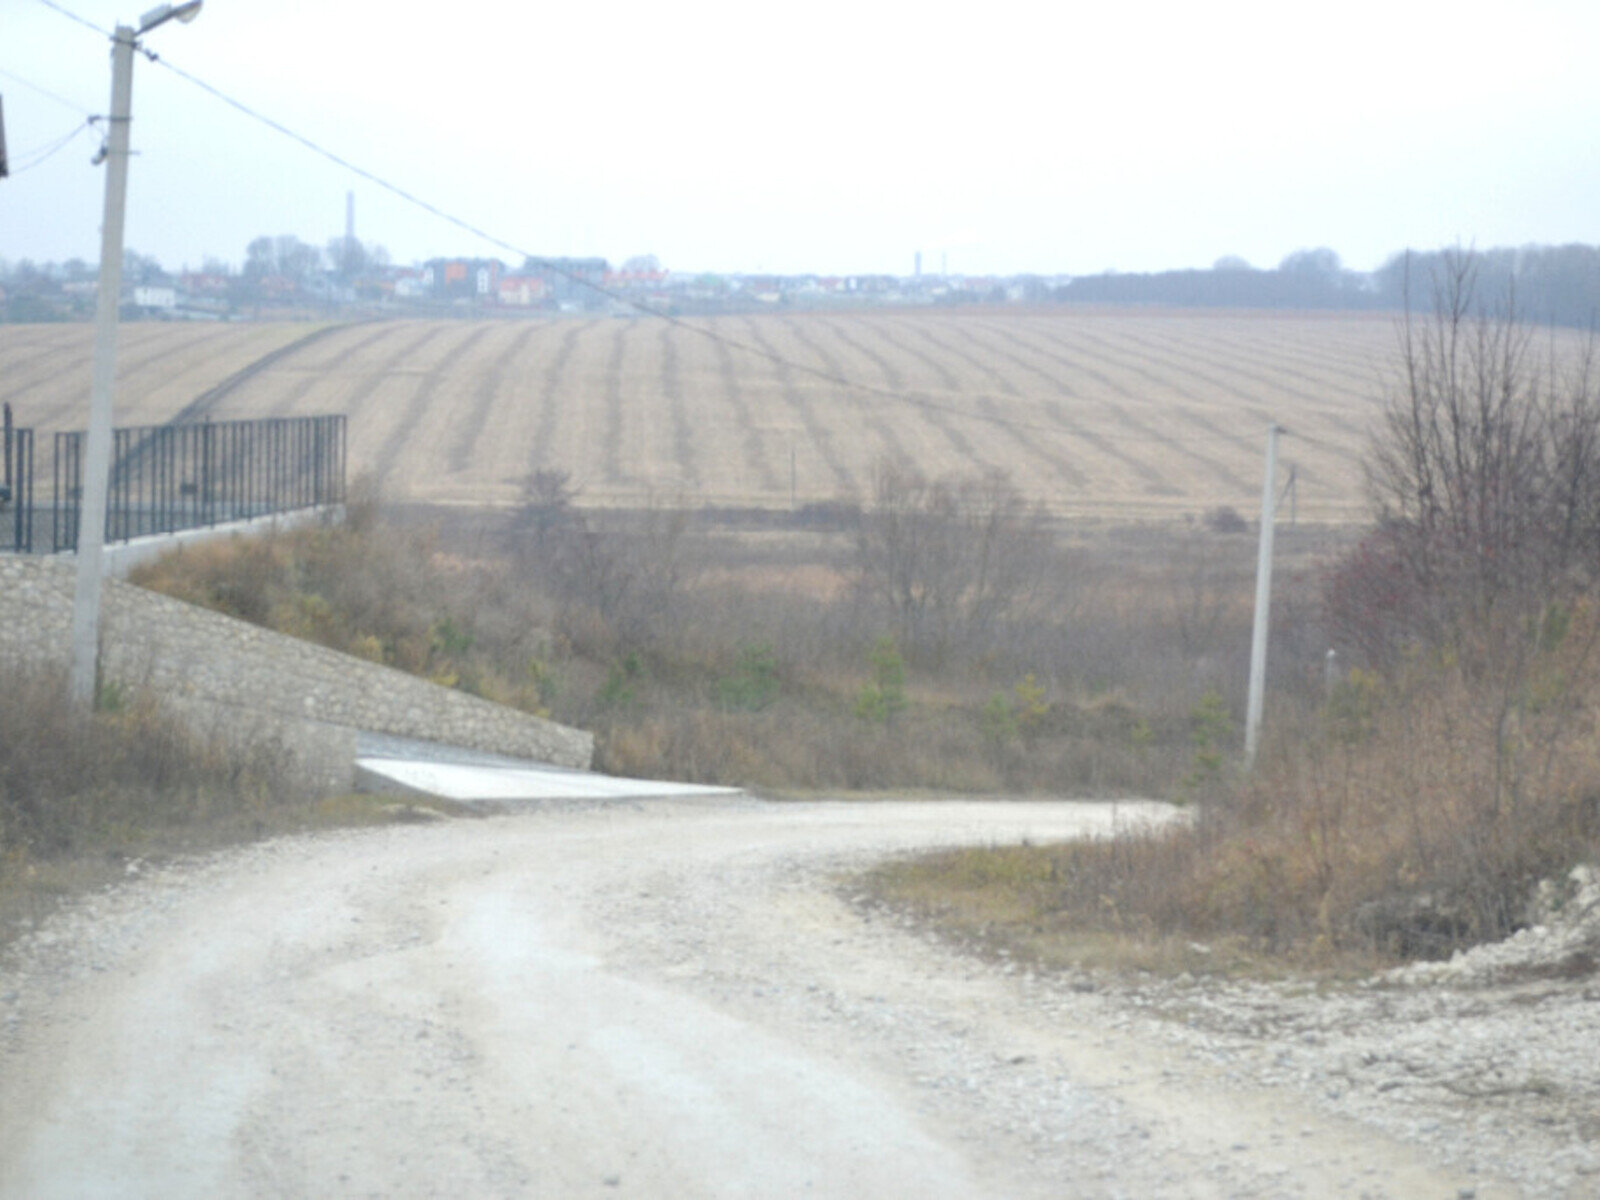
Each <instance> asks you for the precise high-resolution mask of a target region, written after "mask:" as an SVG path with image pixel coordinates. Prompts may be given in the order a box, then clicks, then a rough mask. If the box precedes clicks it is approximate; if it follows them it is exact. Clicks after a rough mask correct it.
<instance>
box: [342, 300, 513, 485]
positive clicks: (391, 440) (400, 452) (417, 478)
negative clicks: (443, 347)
mask: <svg viewBox="0 0 1600 1200" xmlns="http://www.w3.org/2000/svg"><path fill="white" fill-rule="evenodd" d="M456 332H458V333H459V330H458V331H456ZM490 332H491V330H490V327H488V326H485V327H482V328H479V329H472V330H471V331H470V332H468V333H467V334H466V336H465V337H461V336H457V337H456V339H455V341H454V344H453V345H451V346H450V348H449V349H448V351H447V352H446V353H445V354H444V355H443V356H442V357H441V358H440V359H439V360H438V361H437V362H436V363H434V364H433V366H432V367H431V368H429V369H428V370H427V371H426V372H424V373H423V374H422V375H421V376H420V378H419V379H418V381H417V385H416V388H415V390H413V392H412V393H411V397H410V399H409V400H408V401H407V403H406V405H405V408H404V411H403V412H401V414H400V415H399V419H398V420H396V421H394V423H393V424H392V425H391V427H390V429H389V432H388V434H387V435H386V436H385V438H384V440H383V443H382V445H381V446H380V447H379V448H378V451H377V453H376V454H375V455H374V456H373V457H372V460H371V463H370V467H369V469H370V470H371V472H372V475H373V478H375V479H376V480H377V481H378V484H379V486H381V487H388V486H389V485H390V482H391V480H390V476H391V475H395V473H396V470H397V468H398V467H400V465H401V463H402V462H405V463H406V464H407V465H408V466H409V467H410V468H411V470H410V471H409V472H408V473H407V475H406V476H405V477H403V478H396V479H395V480H394V482H395V483H397V484H400V485H402V486H407V485H409V486H411V487H419V486H420V487H431V486H433V485H436V483H437V480H438V478H439V475H440V473H441V472H440V471H439V469H438V468H439V463H438V457H437V446H436V444H434V443H431V442H428V441H426V440H423V439H417V438H415V435H416V433H417V432H418V430H419V429H420V428H421V427H422V426H423V425H424V424H425V423H427V421H428V417H429V412H430V410H431V409H434V407H435V406H436V405H441V406H450V404H451V401H452V400H453V399H454V398H455V397H457V396H459V394H460V392H461V391H462V390H463V388H462V378H463V376H464V375H465V372H464V371H462V370H461V369H460V368H461V366H462V364H463V363H464V362H466V360H467V359H468V356H469V355H470V354H471V351H472V348H473V347H474V346H476V345H477V344H478V343H479V342H481V341H483V339H484V338H486V337H487V336H488V335H489V333H490ZM448 419H449V417H448V415H447V417H446V422H445V423H448Z"/></svg>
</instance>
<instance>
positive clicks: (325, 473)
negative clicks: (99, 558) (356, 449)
mask: <svg viewBox="0 0 1600 1200" xmlns="http://www.w3.org/2000/svg"><path fill="white" fill-rule="evenodd" d="M84 442H85V435H84V434H82V433H58V434H56V435H55V448H54V456H53V460H52V464H51V465H52V467H53V469H54V476H55V490H54V504H53V505H52V515H51V522H50V524H51V544H52V547H53V549H54V550H55V551H57V552H60V551H63V550H73V549H76V548H77V545H78V525H79V520H80V514H79V509H80V506H81V503H82V496H83V454H84ZM345 454H346V426H345V418H344V417H343V416H327V417H281V418H269V419H266V420H259V421H215V422H210V421H208V422H206V423H205V424H196V425H151V426H142V427H134V428H127V429H118V430H115V431H114V432H113V441H112V447H111V463H112V466H111V483H110V489H109V491H108V493H107V498H106V533H105V537H106V541H107V542H118V541H128V540H130V539H132V538H136V537H145V536H148V535H150V534H156V533H175V532H177V531H179V530H183V529H200V528H204V527H206V526H209V525H220V524H223V523H225V522H228V521H244V520H249V519H250V518H252V517H261V516H268V515H271V514H273V513H283V512H292V511H294V510H295V509H301V508H310V507H313V506H318V505H324V504H342V503H344V499H345Z"/></svg>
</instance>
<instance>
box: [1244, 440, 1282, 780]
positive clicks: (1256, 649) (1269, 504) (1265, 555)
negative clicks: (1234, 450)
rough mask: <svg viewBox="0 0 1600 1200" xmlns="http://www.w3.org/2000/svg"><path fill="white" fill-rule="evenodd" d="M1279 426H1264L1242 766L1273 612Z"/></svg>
mask: <svg viewBox="0 0 1600 1200" xmlns="http://www.w3.org/2000/svg"><path fill="white" fill-rule="evenodd" d="M1277 467H1278V426H1277V425H1268V426H1267V477H1266V479H1265V480H1264V481H1263V482H1262V485H1261V541H1260V547H1259V550H1258V552H1257V555H1256V621H1255V631H1254V633H1253V634H1252V635H1251V638H1250V697H1249V700H1248V701H1247V702H1246V705H1245V718H1244V765H1245V769H1246V770H1249V769H1250V768H1251V767H1253V766H1255V765H1256V747H1257V746H1258V745H1259V744H1260V741H1261V708H1262V703H1263V694H1264V693H1265V691H1266V684H1267V626H1268V618H1269V615H1270V612H1271V609H1272V527H1273V524H1274V522H1275V521H1276V519H1277V507H1278V490H1277V482H1276V474H1277Z"/></svg>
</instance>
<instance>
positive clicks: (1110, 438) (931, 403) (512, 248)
mask: <svg viewBox="0 0 1600 1200" xmlns="http://www.w3.org/2000/svg"><path fill="white" fill-rule="evenodd" d="M39 3H40V4H43V5H44V6H45V7H46V8H49V9H52V10H54V11H55V12H58V13H60V14H61V15H62V16H64V17H67V18H69V19H70V20H73V21H76V22H77V23H78V24H80V25H83V26H84V27H86V28H88V29H92V30H94V31H95V32H96V33H99V34H101V35H103V36H105V37H111V36H112V34H111V31H110V30H107V29H102V28H101V27H100V26H98V25H96V24H95V23H94V22H92V21H89V20H87V19H85V18H83V17H80V16H79V15H77V14H76V13H74V12H72V11H70V10H68V9H66V8H64V7H63V6H62V5H60V4H58V3H56V0H39ZM139 50H140V52H141V53H142V54H144V56H145V57H146V58H147V59H148V60H149V61H151V62H153V63H156V64H157V65H159V66H162V67H165V68H166V69H167V70H168V71H171V72H172V73H173V74H174V75H176V76H178V77H179V78H180V79H183V80H184V81H185V82H187V83H189V84H190V85H191V86H193V87H196V88H199V89H200V90H201V91H203V92H205V93H206V94H207V95H209V96H211V97H212V98H213V99H215V100H218V101H220V102H221V103H223V104H225V105H227V106H228V107H229V108H232V109H234V110H235V111H237V112H239V113H241V114H242V115H244V116H246V117H249V118H250V119H251V120H254V121H257V122H259V123H260V124H262V125H265V126H266V127H267V128H269V129H271V130H273V131H274V132H275V133H278V134H280V135H281V136H283V137H286V138H288V139H289V140H291V141H293V142H296V143H298V144H299V145H300V146H302V147H303V148H305V149H307V150H309V151H311V152H312V153H313V154H316V155H318V156H319V157H321V158H324V159H327V160H328V161H329V162H331V163H333V164H334V165H336V166H338V167H340V168H342V169H344V170H346V171H349V172H350V173H351V174H353V175H355V176H357V177H359V178H361V179H365V180H366V181H367V182H369V183H371V184H373V185H374V186H375V187H379V188H381V189H383V190H384V191H386V192H389V193H390V194H391V195H393V196H397V197H398V198H400V199H401V200H404V201H405V202H406V203H408V204H411V205H413V206H415V207H417V208H420V209H421V210H422V211H424V212H426V213H428V214H429V215H431V216H434V217H437V218H438V219H440V220H442V221H445V222H447V223H448V224H450V225H454V226H455V227H456V228H457V229H460V230H462V231H463V232H466V233H469V234H471V235H472V236H473V237H476V238H479V239H480V240H482V241H483V242H484V243H486V244H488V245H491V246H494V247H496V248H498V249H501V250H504V251H506V252H507V253H509V254H513V255H520V256H521V257H522V258H523V259H524V261H525V264H529V265H532V266H533V267H534V268H535V269H537V270H541V271H544V272H546V273H547V274H552V275H555V276H557V277H559V278H562V279H565V280H566V281H567V282H569V283H572V284H574V285H576V286H579V287H583V288H586V289H588V290H589V291H591V292H593V293H595V294H597V295H599V296H602V297H604V298H605V299H607V300H609V301H611V302H612V303H614V304H617V305H620V306H622V307H625V308H628V309H631V310H633V311H635V312H638V313H640V314H642V315H644V316H647V317H653V318H655V319H656V320H659V321H664V322H666V323H667V324H668V325H671V326H673V327H675V328H678V329H683V330H687V331H689V332H691V333H693V334H695V335H696V336H698V337H702V338H705V339H707V340H709V341H711V342H715V343H718V344H720V345H722V346H725V347H727V348H728V349H730V350H737V351H739V352H740V353H741V354H744V355H747V356H749V357H751V358H756V359H761V360H763V361H766V362H769V363H771V364H773V365H774V366H775V367H779V368H782V369H787V370H791V371H795V372H798V373H800V374H803V375H806V376H809V377H811V378H813V379H819V380H822V381H823V382H825V383H830V384H832V385H833V386H835V387H838V388H842V389H844V390H846V391H853V392H859V393H865V394H867V395H872V396H879V397H882V398H884V399H888V400H893V401H895V402H897V403H900V404H904V405H907V406H909V407H911V408H915V409H919V410H922V411H925V412H937V413H943V414H945V415H949V416H956V417H961V418H963V419H966V420H977V421H984V422H988V423H990V424H994V425H998V426H1000V427H1002V428H1007V429H1013V430H1017V431H1020V432H1030V433H1050V434H1059V433H1061V432H1062V428H1061V426H1059V425H1046V424H1043V423H1040V422H1031V421H1025V420H1019V419H1017V418H1015V417H1006V416H1003V415H1001V414H998V413H985V412H974V411H972V410H970V409H966V408H961V407H958V406H956V405H951V404H941V403H939V402H938V401H936V400H931V399H928V398H926V397H920V396H914V395H908V394H906V393H905V392H902V391H896V390H894V389H892V388H886V387H881V386H879V385H877V384H871V383H866V382H863V381H861V380H858V379H851V378H848V377H846V376H844V375H841V374H838V373H837V372H833V371H829V370H827V369H825V368H821V367H815V366H812V365H811V364H809V363H803V362H798V361H796V360H794V359H791V358H787V357H785V356H784V355H782V354H779V353H778V352H776V351H774V350H770V349H768V348H766V347H764V346H757V345H754V344H752V343H750V342H746V341H743V340H741V339H739V338H732V337H728V336H727V335H726V334H723V333H720V332H718V331H717V330H715V329H713V328H711V327H709V326H707V325H702V324H696V323H694V322H692V321H688V320H685V319H684V318H682V317H678V316H675V315H673V314H672V313H667V312H663V311H661V309H660V308H658V307H656V306H654V305H650V304H646V303H644V302H642V301H640V300H636V299H634V298H633V297H632V296H628V295H624V294H623V293H621V292H617V291H614V290H612V289H611V288H608V287H606V286H604V285H603V284H600V283H596V282H595V281H593V280H591V279H589V278H587V277H585V276H583V275H581V274H579V273H578V272H576V271H572V270H569V269H568V268H566V267H564V266H563V265H562V264H561V263H560V262H559V261H557V260H554V259H549V258H545V257H543V256H541V255H537V254H532V253H530V252H529V251H527V250H526V249H525V248H523V247H521V246H518V245H516V244H515V243H513V242H510V241H507V240H506V239H504V238H501V237H497V236H496V235H494V234H493V233H490V232H489V231H488V230H486V229H483V228H481V227H479V226H477V225H474V224H472V223H471V222H470V221H467V220H465V219H463V218H461V217H459V216H457V215H455V214H454V213H451V212H448V211H446V210H445V209H442V208H440V207H438V206H437V205H435V204H433V203H431V202H429V201H428V200H425V199H423V198H422V197H421V196H418V195H416V194H415V193H414V192H411V191H409V190H407V189H406V188H403V187H401V186H400V185H399V184H396V183H393V182H391V181H390V180H388V179H385V178H384V177H383V176H381V175H378V174H376V173H374V172H372V171H369V170H367V169H366V168H365V167H362V166H359V165H358V164H356V163H354V162H352V161H350V160H349V159H347V158H345V157H344V156H343V155H341V154H338V153H336V152H335V151H333V150H330V149H328V148H327V147H325V146H322V145H320V144H319V143H317V142H315V141H313V140H312V139H311V138H308V137H306V136H305V135H304V134H302V133H299V132H297V131H295V130H293V129H291V128H289V127H288V126H287V125H284V124H283V123H282V122H281V121H277V120H275V119H273V118H272V117H269V116H267V115H266V114H265V113H263V112H260V111H258V110H257V109H255V108H252V107H251V106H250V105H248V104H246V103H244V101H242V100H239V99H237V98H235V97H233V96H230V95H229V94H228V93H226V92H224V91H222V89H220V88H218V87H216V86H214V85H213V84H210V83H208V82H206V81H205V80H204V79H201V78H200V77H199V76H197V75H195V74H193V73H192V72H189V71H186V70H184V69H183V68H182V67H179V66H177V65H175V64H174V63H171V62H169V61H168V60H167V59H165V58H163V57H161V56H160V55H158V54H156V53H155V52H154V51H152V50H148V49H146V48H145V47H143V46H140V47H139ZM35 165H36V164H35ZM1284 432H1285V433H1286V434H1287V431H1284ZM1094 436H1095V439H1096V440H1097V441H1102V442H1110V443H1113V444H1144V445H1161V446H1168V447H1170V446H1171V444H1172V441H1173V439H1171V438H1164V437H1161V436H1159V435H1151V436H1148V437H1138V436H1134V437H1130V436H1128V435H1127V434H1117V433H1106V434H1101V433H1097V434H1095V435H1094ZM1205 436H1206V435H1205V434H1202V433H1198V432H1186V433H1185V434H1184V437H1183V439H1182V440H1183V441H1193V440H1195V439H1196V438H1197V437H1199V438H1201V439H1204V438H1205ZM1288 436H1295V435H1292V434H1289V435H1288ZM1300 436H1301V437H1304V435H1300ZM1214 437H1215V440H1219V441H1228V442H1235V443H1236V442H1237V440H1238V439H1237V437H1235V436H1233V435H1229V434H1226V433H1222V432H1220V431H1219V432H1218V433H1217V434H1215V435H1214ZM1307 440H1310V439H1307ZM1323 445H1325V446H1326V443H1323ZM1327 448H1329V449H1332V447H1331V446H1330V447H1327Z"/></svg>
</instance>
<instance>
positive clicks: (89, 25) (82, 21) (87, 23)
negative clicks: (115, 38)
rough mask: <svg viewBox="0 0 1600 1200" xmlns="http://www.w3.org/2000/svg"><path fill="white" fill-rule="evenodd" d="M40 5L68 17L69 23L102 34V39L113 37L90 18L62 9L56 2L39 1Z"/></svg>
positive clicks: (109, 31)
mask: <svg viewBox="0 0 1600 1200" xmlns="http://www.w3.org/2000/svg"><path fill="white" fill-rule="evenodd" d="M39 3H40V4H42V5H44V6H45V7H46V8H48V9H51V10H52V11H54V12H58V13H60V14H61V15H62V16H63V17H66V18H67V20H69V21H76V22H77V23H78V24H79V25H82V26H83V27H84V28H85V29H92V30H94V31H95V32H96V33H98V34H100V35H101V36H102V37H110V36H111V30H109V29H103V28H101V27H100V26H99V25H96V24H95V23H94V22H93V21H91V20H89V19H88V18H86V17H80V16H79V15H78V14H77V13H75V12H73V11H72V10H70V9H66V8H63V7H61V5H59V4H57V3H56V0H39Z"/></svg>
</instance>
